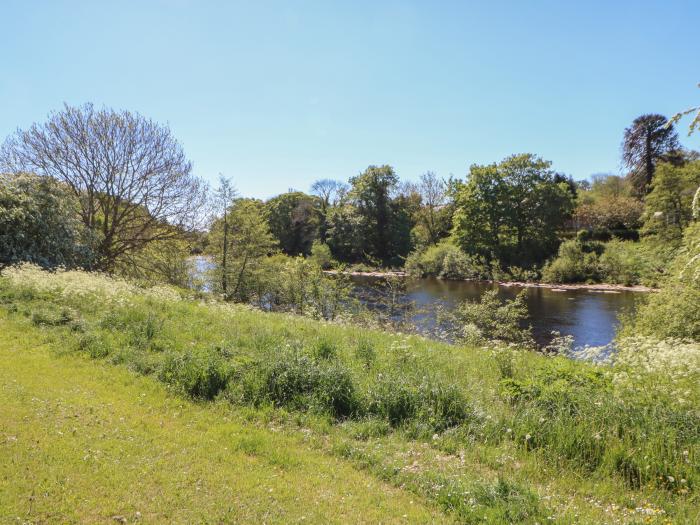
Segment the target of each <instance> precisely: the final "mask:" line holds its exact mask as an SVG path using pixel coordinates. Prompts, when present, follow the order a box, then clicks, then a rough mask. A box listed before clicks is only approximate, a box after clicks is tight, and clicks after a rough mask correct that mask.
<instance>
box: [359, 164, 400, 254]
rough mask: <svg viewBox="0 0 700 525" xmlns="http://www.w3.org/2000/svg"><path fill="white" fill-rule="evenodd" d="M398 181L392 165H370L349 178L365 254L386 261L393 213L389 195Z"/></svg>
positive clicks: (389, 252) (388, 252)
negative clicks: (362, 171)
mask: <svg viewBox="0 0 700 525" xmlns="http://www.w3.org/2000/svg"><path fill="white" fill-rule="evenodd" d="M398 182H399V178H398V177H397V176H396V173H395V172H394V168H392V167H391V166H387V165H384V166H370V167H368V168H367V169H366V170H365V171H364V173H362V174H360V175H358V176H356V177H353V178H351V179H350V184H351V186H352V190H351V191H350V197H351V199H352V201H353V203H354V205H355V207H356V208H357V213H358V215H359V216H360V218H361V228H362V236H363V238H364V240H365V251H366V252H367V253H368V254H370V255H372V256H374V257H377V258H379V259H380V260H381V261H382V262H387V261H388V260H389V257H390V254H391V251H390V250H391V248H390V243H391V241H392V231H391V230H392V226H393V224H392V223H393V216H392V215H393V210H392V207H391V192H392V190H394V189H395V188H396V186H397V185H398Z"/></svg>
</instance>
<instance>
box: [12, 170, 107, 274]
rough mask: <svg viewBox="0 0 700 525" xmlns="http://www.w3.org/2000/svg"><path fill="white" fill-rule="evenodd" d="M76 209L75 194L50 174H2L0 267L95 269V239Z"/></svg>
mask: <svg viewBox="0 0 700 525" xmlns="http://www.w3.org/2000/svg"><path fill="white" fill-rule="evenodd" d="M77 210H78V202H77V199H76V198H75V196H74V195H73V194H72V193H70V192H69V190H68V188H67V187H66V186H64V185H62V184H60V183H59V182H57V181H56V180H54V179H52V178H51V177H38V176H35V175H29V174H19V175H2V174H0V267H1V266H4V265H8V264H15V263H19V262H24V261H26V262H31V263H34V264H38V265H39V266H42V267H44V268H54V267H56V266H64V267H68V268H71V267H79V266H83V267H90V266H91V265H92V263H93V244H94V243H93V242H92V240H91V237H90V236H89V235H88V233H87V231H86V230H85V228H83V226H82V224H81V223H80V220H79V219H78V214H77Z"/></svg>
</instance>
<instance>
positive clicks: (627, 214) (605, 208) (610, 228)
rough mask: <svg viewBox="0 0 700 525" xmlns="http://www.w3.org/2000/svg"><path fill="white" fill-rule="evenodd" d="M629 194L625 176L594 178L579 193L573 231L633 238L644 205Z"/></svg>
mask: <svg viewBox="0 0 700 525" xmlns="http://www.w3.org/2000/svg"><path fill="white" fill-rule="evenodd" d="M632 193H633V188H632V184H631V182H630V181H629V180H628V179H626V178H624V177H618V176H617V175H595V176H594V177H593V182H592V184H590V186H589V188H588V189H585V190H584V189H582V188H579V190H578V198H577V202H576V209H575V211H574V220H573V224H574V226H575V228H576V229H582V228H585V229H587V230H589V231H595V232H598V233H601V234H607V235H608V236H609V235H610V234H616V235H618V236H623V237H630V236H632V237H634V236H635V235H636V232H635V230H636V229H637V228H639V227H640V225H641V216H642V212H643V211H644V205H643V203H642V202H641V201H640V200H639V199H637V198H636V197H634V196H633V195H632ZM633 233H634V234H635V235H632V234H633Z"/></svg>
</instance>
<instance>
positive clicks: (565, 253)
mask: <svg viewBox="0 0 700 525" xmlns="http://www.w3.org/2000/svg"><path fill="white" fill-rule="evenodd" d="M602 251H603V246H602V244H601V243H598V242H594V241H590V242H580V241H579V240H570V241H565V242H563V243H562V244H561V245H560V246H559V252H558V253H557V257H556V259H554V260H552V261H550V262H549V263H547V264H546V265H545V266H544V268H543V269H542V279H543V280H544V281H545V282H550V283H578V282H588V281H597V280H598V279H599V269H598V255H599V254H600V253H602Z"/></svg>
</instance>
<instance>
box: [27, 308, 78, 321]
mask: <svg viewBox="0 0 700 525" xmlns="http://www.w3.org/2000/svg"><path fill="white" fill-rule="evenodd" d="M31 319H32V323H33V324H35V325H37V326H42V325H43V326H62V325H67V324H69V323H71V322H72V321H73V320H74V319H75V313H74V312H73V311H72V310H70V309H68V308H59V307H57V306H53V305H49V306H45V307H42V308H38V309H36V310H34V311H33V312H32V317H31Z"/></svg>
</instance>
